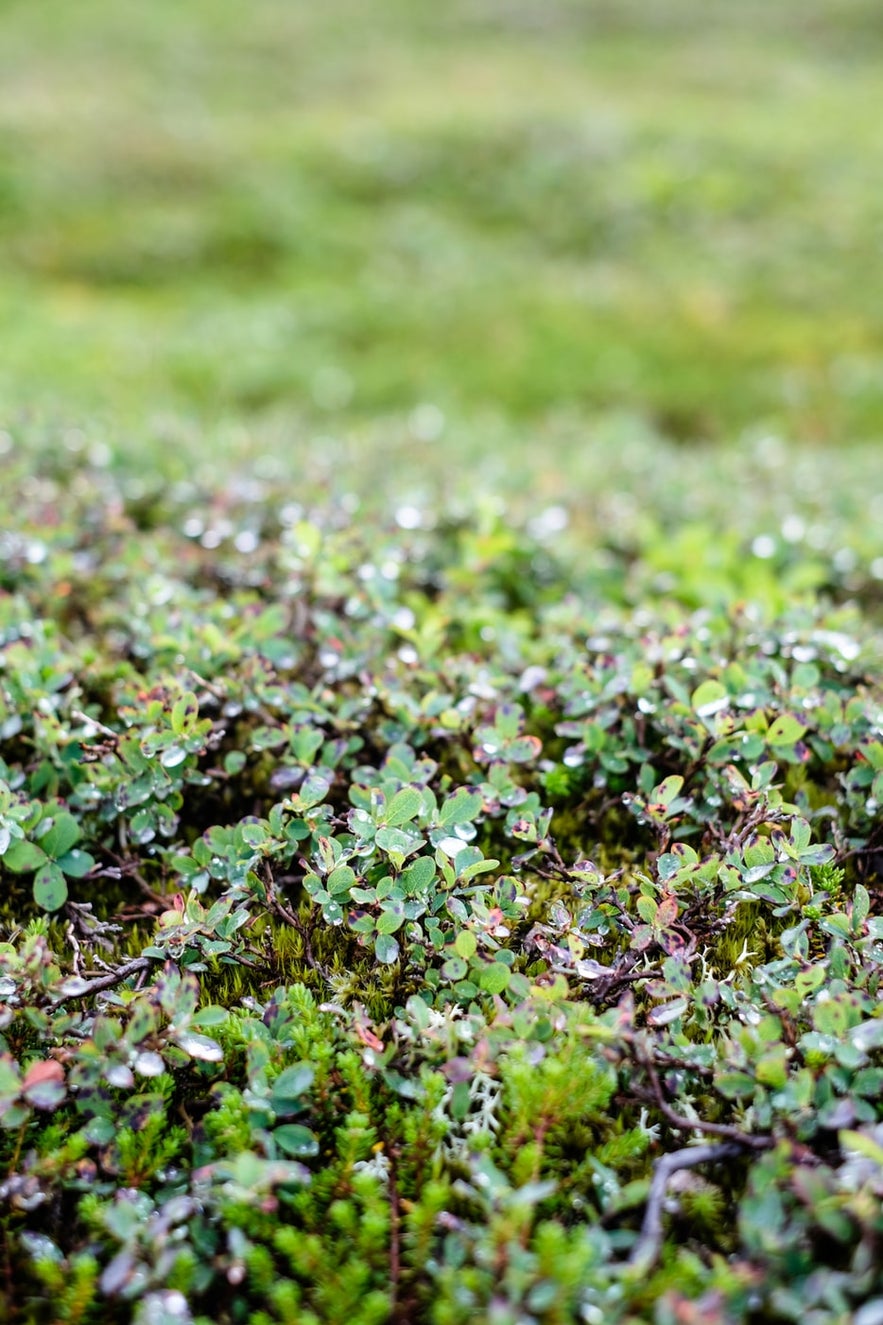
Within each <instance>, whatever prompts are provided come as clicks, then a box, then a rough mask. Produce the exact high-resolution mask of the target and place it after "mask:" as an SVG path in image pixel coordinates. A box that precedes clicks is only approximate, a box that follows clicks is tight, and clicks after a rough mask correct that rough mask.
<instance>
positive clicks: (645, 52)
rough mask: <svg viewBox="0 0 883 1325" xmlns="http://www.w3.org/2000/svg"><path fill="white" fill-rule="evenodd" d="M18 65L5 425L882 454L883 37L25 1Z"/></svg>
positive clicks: (823, 10)
mask: <svg viewBox="0 0 883 1325" xmlns="http://www.w3.org/2000/svg"><path fill="white" fill-rule="evenodd" d="M0 29H2V34H0V345H2V353H0V412H2V416H3V418H4V420H6V421H7V426H13V425H15V424H16V422H17V421H18V420H20V419H33V418H39V419H48V420H53V421H57V422H60V423H63V424H64V425H66V426H71V425H77V426H85V425H88V426H89V427H93V426H95V425H96V423H100V425H101V428H102V429H103V430H104V434H105V435H106V436H107V437H108V439H110V440H111V441H112V443H113V444H118V445H121V446H124V445H129V446H132V447H135V446H137V445H144V446H148V445H149V444H150V438H151V437H154V436H161V435H164V436H166V438H169V437H172V438H174V439H177V441H178V442H179V441H180V439H181V438H185V439H186V438H189V439H190V441H189V442H188V443H187V444H188V445H191V446H193V447H196V448H198V447H199V445H200V440H199V439H200V438H201V437H205V436H207V435H210V433H211V430H212V429H215V430H217V429H218V428H226V429H228V430H231V429H232V430H233V431H234V432H237V431H238V433H239V435H241V436H246V435H253V434H257V433H261V431H262V430H263V431H264V432H265V433H266V435H270V434H269V433H267V432H266V430H267V429H270V430H275V432H273V435H274V436H275V437H277V438H281V437H285V436H290V437H292V438H295V437H296V438H299V439H301V441H304V442H308V441H309V439H310V438H315V437H316V436H317V435H320V434H324V433H327V432H328V431H329V430H330V431H334V430H335V429H337V430H340V431H342V432H347V431H348V432H349V435H351V436H354V437H359V436H361V437H363V439H365V440H364V445H363V454H364V456H365V458H366V460H368V459H369V458H370V455H371V448H370V445H369V439H370V436H371V435H372V434H371V431H370V427H374V428H376V427H377V421H378V420H391V421H395V420H404V421H405V424H404V425H403V426H404V427H405V428H406V430H407V429H410V431H411V433H412V434H413V435H414V436H416V438H417V440H422V441H428V442H432V441H433V440H434V439H435V437H436V436H437V435H438V434H439V433H440V432H441V431H442V429H443V427H448V428H450V426H451V421H452V420H453V421H455V423H456V428H457V429H459V432H460V433H461V434H462V435H463V436H464V437H465V438H467V443H468V444H467V449H468V447H469V446H471V447H473V448H474V447H476V446H479V447H481V446H487V447H488V448H491V449H493V447H494V446H496V445H497V444H498V442H497V441H496V440H495V439H499V438H501V437H502V438H505V437H507V436H510V435H512V436H514V435H515V434H516V433H517V434H518V435H519V436H521V437H522V438H523V439H528V438H531V439H533V444H536V442H537V440H538V439H543V438H544V437H550V438H551V437H555V436H557V435H559V434H560V433H561V432H562V430H563V432H564V433H566V434H567V435H568V436H569V437H570V438H571V439H572V438H573V437H574V435H577V434H578V432H579V430H580V429H581V428H591V427H592V426H596V425H598V421H599V420H604V419H609V418H611V417H612V418H621V417H622V416H623V414H624V413H625V414H626V415H627V416H628V418H629V419H632V420H634V421H635V424H636V426H638V425H640V426H642V427H644V428H646V429H647V430H648V431H650V432H652V433H654V434H658V435H659V436H661V437H664V438H668V439H672V440H674V441H676V442H687V443H698V442H702V441H709V440H710V441H712V442H721V441H729V442H736V443H737V444H738V443H739V441H740V439H741V438H743V437H744V436H745V435H746V430H749V431H750V430H754V433H756V432H757V431H758V430H761V431H763V430H768V431H772V432H776V433H778V434H780V435H782V436H784V437H785V438H786V439H788V438H790V439H795V440H796V441H798V442H800V443H801V444H802V443H805V442H813V443H819V442H831V443H835V444H836V445H838V446H841V445H845V444H847V443H850V442H853V441H862V440H864V441H873V440H875V439H877V438H878V437H879V436H880V434H881V433H883V324H881V310H883V301H881V293H883V284H881V280H880V258H881V247H883V188H881V163H883V78H881V73H880V70H881V54H883V7H881V6H880V4H879V0H837V2H836V3H835V2H834V0H831V2H830V3H821V0H776V2H775V3H773V4H770V3H768V2H767V3H759V2H758V0H747V2H746V3H740V4H738V5H737V4H727V3H718V4H714V5H709V4H707V3H698V2H697V3H686V0H659V2H658V3H653V4H651V5H647V4H644V3H637V0H615V3H614V2H612V0H611V2H610V3H591V2H590V0H586V2H584V3H580V2H579V0H544V2H543V3H526V2H525V0H448V2H447V3H445V4H436V3H429V2H428V0H380V3H377V4H374V5H365V4H360V3H356V0H324V3H321V4H314V3H292V2H289V3H285V2H284V0H256V2H255V3H251V4H248V5H243V4H241V3H232V0H211V3H209V0H188V2H187V3H186V4H181V3H180V0H151V3H149V4H144V3H140V4H136V3H129V2H128V0H81V2H80V3H79V4H76V5H70V4H67V3H60V2H59V0H43V2H41V3H34V0H5V2H4V3H2V4H0ZM170 420H173V421H175V422H170ZM368 425H370V427H368V430H367V431H363V432H361V433H360V432H359V429H360V428H361V429H363V430H364V429H365V428H366V426H368ZM384 426H386V425H384ZM393 426H399V425H398V424H395V425H394V424H393V423H392V422H391V423H390V424H389V427H390V428H392V427H393ZM599 426H601V425H599ZM164 429H165V432H163V430H164ZM507 430H508V431H507ZM176 444H177V443H176ZM500 444H502V443H500ZM571 445H572V441H571ZM529 450H530V444H529V443H528V441H527V440H524V442H523V450H522V452H521V455H522V458H524V456H526V455H527V454H528V452H529ZM565 451H566V448H565ZM562 454H564V452H562ZM546 458H547V459H548V455H547V457H546Z"/></svg>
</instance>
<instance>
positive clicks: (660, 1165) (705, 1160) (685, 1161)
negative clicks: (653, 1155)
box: [629, 1141, 742, 1273]
mask: <svg viewBox="0 0 883 1325" xmlns="http://www.w3.org/2000/svg"><path fill="white" fill-rule="evenodd" d="M741 1153H742V1147H741V1146H740V1145H738V1144H737V1143H736V1142H735V1141H725V1142H723V1143H722V1144H720V1145H714V1146H685V1147H684V1149H683V1150H674V1151H672V1153H671V1154H670V1155H663V1156H662V1158H661V1159H658V1160H657V1161H656V1164H655V1165H654V1168H653V1180H652V1182H651V1183H650V1191H649V1193H648V1195H647V1209H646V1210H645V1212H644V1222H643V1224H642V1225H641V1236H640V1237H639V1238H638V1241H637V1242H636V1243H635V1245H634V1247H633V1248H632V1254H631V1256H630V1257H629V1265H631V1267H632V1269H635V1270H639V1271H642V1272H644V1273H646V1272H647V1271H648V1270H651V1269H652V1268H653V1266H654V1265H655V1264H656V1262H657V1260H658V1259H659V1252H660V1250H661V1248H662V1236H663V1229H662V1207H663V1204H664V1202H665V1193H666V1190H667V1189H668V1184H669V1180H670V1179H671V1176H672V1174H673V1173H677V1171H678V1170H679V1169H695V1168H697V1167H698V1165H700V1164H718V1163H720V1161H721V1160H724V1159H735V1158H736V1156H737V1155H739V1154H741Z"/></svg>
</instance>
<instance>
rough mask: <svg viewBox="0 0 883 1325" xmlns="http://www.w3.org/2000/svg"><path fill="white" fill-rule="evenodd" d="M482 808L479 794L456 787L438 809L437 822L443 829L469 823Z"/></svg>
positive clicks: (466, 788) (465, 788)
mask: <svg viewBox="0 0 883 1325" xmlns="http://www.w3.org/2000/svg"><path fill="white" fill-rule="evenodd" d="M481 806H482V798H481V793H480V792H478V791H470V790H469V789H468V787H458V788H457V790H456V791H455V792H454V794H453V796H448V798H447V800H445V801H443V802H442V804H441V806H440V807H439V812H438V822H439V824H440V825H442V826H443V827H445V828H453V827H455V826H456V825H457V824H466V823H471V822H472V820H473V819H474V818H475V816H476V815H477V814H478V813H479V811H480V810H481Z"/></svg>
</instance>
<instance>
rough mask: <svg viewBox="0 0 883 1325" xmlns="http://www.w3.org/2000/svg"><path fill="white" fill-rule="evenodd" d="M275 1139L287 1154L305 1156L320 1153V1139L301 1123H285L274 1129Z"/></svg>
mask: <svg viewBox="0 0 883 1325" xmlns="http://www.w3.org/2000/svg"><path fill="white" fill-rule="evenodd" d="M273 1140H274V1141H275V1142H276V1145H277V1146H278V1147H279V1149H280V1150H284V1151H285V1153H286V1155H295V1156H297V1157H299V1158H303V1157H304V1156H307V1155H318V1153H319V1142H318V1140H317V1139H316V1137H315V1135H314V1134H313V1133H312V1132H311V1131H310V1129H309V1128H308V1127H304V1126H302V1124H301V1123H283V1124H282V1126H281V1127H277V1128H275V1129H274V1131H273Z"/></svg>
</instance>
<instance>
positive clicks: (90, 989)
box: [52, 957, 151, 1007]
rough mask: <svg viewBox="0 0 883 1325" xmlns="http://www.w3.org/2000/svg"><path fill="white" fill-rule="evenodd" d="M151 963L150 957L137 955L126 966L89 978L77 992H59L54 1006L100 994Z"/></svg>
mask: <svg viewBox="0 0 883 1325" xmlns="http://www.w3.org/2000/svg"><path fill="white" fill-rule="evenodd" d="M150 965H151V959H150V958H149V957H135V958H134V959H133V960H132V961H130V962H126V964H125V965H124V966H118V967H117V969H116V970H115V971H110V972H109V973H108V974H107V975H100V976H98V978H97V979H95V980H87V981H86V988H85V989H80V990H79V992H78V993H76V994H59V995H58V996H57V997H56V998H53V999H52V1006H53V1007H57V1006H58V1005H59V1004H60V1003H69V1002H70V1001H71V1000H72V999H76V998H89V997H90V996H91V995H92V994H100V993H101V991H102V989H113V988H114V986H115V985H118V984H120V983H122V981H123V980H128V978H129V976H130V975H137V974H140V973H141V972H142V971H146V970H147V969H148V968H149V966H150Z"/></svg>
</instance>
